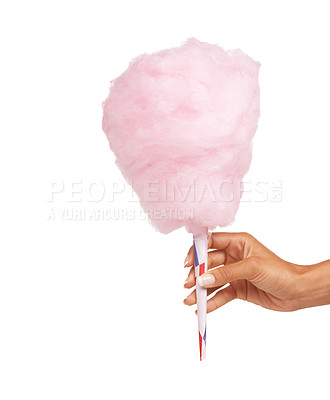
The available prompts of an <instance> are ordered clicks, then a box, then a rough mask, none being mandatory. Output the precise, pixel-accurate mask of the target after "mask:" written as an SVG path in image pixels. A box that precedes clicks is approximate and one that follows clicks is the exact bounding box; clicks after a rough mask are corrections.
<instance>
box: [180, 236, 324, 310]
mask: <svg viewBox="0 0 330 400" xmlns="http://www.w3.org/2000/svg"><path fill="white" fill-rule="evenodd" d="M209 248H210V249H215V250H213V251H209V253H208V271H207V272H205V273H204V274H203V275H202V276H200V277H199V283H200V285H201V286H204V287H205V288H207V292H208V296H209V295H211V294H213V296H212V297H210V298H209V299H208V301H207V312H211V311H214V310H216V309H217V308H219V307H221V306H223V305H224V304H226V303H228V302H230V301H232V300H234V299H237V298H238V299H242V300H246V301H249V302H251V303H254V304H257V305H260V306H262V307H264V308H268V309H271V310H276V311H294V310H298V309H300V308H305V307H311V306H316V305H322V304H329V303H330V262H329V261H325V262H324V263H320V264H317V265H314V266H300V265H296V264H292V263H289V262H287V261H284V260H282V259H281V258H279V257H278V256H276V255H275V254H274V253H272V252H271V251H270V250H268V249H267V248H266V247H265V246H263V245H262V244H261V243H259V242H258V241H257V240H256V239H255V238H254V237H253V236H251V235H249V234H247V233H213V234H211V237H210V240H209ZM193 263H194V255H193V248H190V250H189V252H188V255H187V258H186V261H185V267H190V266H192V268H191V270H190V272H189V275H188V278H187V280H186V282H185V284H184V287H185V288H188V289H190V288H192V287H194V286H195V272H194V266H193ZM325 275H326V278H325ZM228 283H229V285H228V286H226V287H225V288H223V287H224V286H225V285H227V284H228ZM184 303H185V304H186V305H193V304H196V291H195V290H194V291H193V292H192V293H190V294H189V296H188V297H187V298H186V299H185V300H184Z"/></svg>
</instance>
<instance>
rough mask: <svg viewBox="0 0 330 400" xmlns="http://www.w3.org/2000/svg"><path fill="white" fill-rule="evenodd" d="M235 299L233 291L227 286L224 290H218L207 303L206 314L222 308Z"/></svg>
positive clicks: (235, 295)
mask: <svg viewBox="0 0 330 400" xmlns="http://www.w3.org/2000/svg"><path fill="white" fill-rule="evenodd" d="M236 298H237V294H236V291H235V289H234V288H233V287H232V286H231V285H229V286H227V287H226V288H224V289H222V290H219V291H218V292H217V293H216V294H215V295H214V296H213V297H212V298H211V299H209V300H208V301H207V310H206V312H207V313H210V312H212V311H214V310H216V309H217V308H220V307H222V306H224V305H225V304H227V303H229V302H230V301H232V300H235V299H236Z"/></svg>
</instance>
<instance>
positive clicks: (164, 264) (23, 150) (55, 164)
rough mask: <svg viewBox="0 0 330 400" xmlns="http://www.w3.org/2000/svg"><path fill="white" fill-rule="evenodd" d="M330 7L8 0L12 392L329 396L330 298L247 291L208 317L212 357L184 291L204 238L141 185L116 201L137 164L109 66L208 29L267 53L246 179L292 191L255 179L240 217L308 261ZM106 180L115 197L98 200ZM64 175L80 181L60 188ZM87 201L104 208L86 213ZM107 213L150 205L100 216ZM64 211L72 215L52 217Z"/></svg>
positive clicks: (5, 224)
mask: <svg viewBox="0 0 330 400" xmlns="http://www.w3.org/2000/svg"><path fill="white" fill-rule="evenodd" d="M327 6H328V4H327V2H326V1H323V2H322V1H315V0H313V1H309V2H307V1H277V2H267V1H235V0H231V1H226V2H225V1H210V0H204V1H194V0H190V1H179V0H176V1H171V0H168V1H166V2H165V1H164V2H160V1H145V0H144V1H143V0H139V1H119V0H118V1H109V0H108V1H97V0H95V1H89V2H88V1H82V0H81V1H68V0H67V1H60V0H58V1H56V2H55V1H54V2H51V1H32V0H31V1H2V2H1V8H0V31H1V32H0V38H1V39H0V40H1V50H0V51H1V64H0V68H1V74H0V83H1V89H0V96H1V108H0V110H1V121H0V123H1V146H0V148H1V150H0V151H1V157H0V163H1V165H0V167H1V209H0V213H1V231H2V240H1V250H0V252H1V266H0V268H1V273H0V380H1V382H0V398H1V400H11V399H15V400H16V399H17V400H25V399H33V400H39V399H42V400H52V399H56V400H59V399H61V400H66V399H70V400H74V399H79V400H84V399H93V400H95V399H97V400H103V399H116V400H120V399H135V398H141V399H142V398H143V399H168V398H171V399H181V398H182V399H183V398H185V399H200V398H205V399H206V398H223V399H228V400H229V399H242V398H248V399H279V398H280V399H298V398H299V399H310V398H315V399H318V400H322V399H329V395H330V389H329V383H328V379H329V357H330V341H329V337H330V323H329V311H330V306H327V307H319V308H314V309H307V310H302V311H298V312H295V313H277V312H272V311H267V310H264V309H262V308H260V307H257V306H254V305H250V304H248V303H245V302H242V301H239V300H237V301H234V302H232V303H230V304H229V305H226V306H225V307H223V308H222V309H220V310H217V311H216V312H214V313H212V314H211V315H209V318H208V348H207V352H208V354H207V360H206V361H205V362H203V363H200V362H199V360H198V337H197V320H196V316H195V314H194V312H193V309H192V308H188V307H186V306H184V305H183V303H182V300H183V298H184V297H185V295H186V294H187V293H185V290H184V289H183V287H182V285H183V282H184V280H185V277H186V274H185V271H184V270H183V260H184V258H185V255H186V252H187V250H188V247H189V246H190V244H191V237H190V236H189V235H188V234H187V233H186V232H185V231H184V230H180V231H177V232H174V233H172V234H170V235H168V236H164V235H161V234H159V233H156V232H155V231H154V230H153V229H152V228H151V226H150V225H149V224H148V222H147V221H146V220H144V219H143V218H141V217H139V212H140V208H139V204H138V203H136V201H132V197H131V195H130V193H129V191H127V190H125V191H124V192H123V193H119V194H116V196H115V197H114V201H112V200H111V198H112V194H113V190H112V189H113V187H114V185H116V184H117V186H116V188H117V189H118V187H119V188H121V186H120V185H122V184H123V178H122V176H121V174H120V172H119V171H118V170H117V168H116V166H115V163H114V156H113V155H112V153H111V152H110V150H109V148H108V143H107V140H106V138H105V135H104V133H103V132H102V130H101V118H102V108H101V104H102V101H103V100H104V99H105V97H106V96H107V94H108V88H109V84H110V80H111V79H114V78H115V77H117V76H118V75H119V74H120V73H121V72H123V71H124V70H125V69H126V67H127V65H128V62H129V61H130V59H131V58H133V57H135V56H137V55H139V54H140V53H143V52H153V51H156V50H160V49H162V48H166V47H171V46H178V45H180V44H181V42H182V41H184V40H185V39H186V38H188V37H192V36H194V37H196V38H198V39H199V40H201V41H208V42H211V43H219V44H220V45H221V46H222V47H223V48H225V49H232V48H237V47H240V48H241V49H242V50H243V51H244V52H246V53H247V54H249V55H250V56H252V57H253V58H254V59H256V60H258V61H260V62H261V64H262V66H261V69H260V88H261V113H262V115H261V119H260V124H259V128H258V131H257V135H256V137H255V141H254V157H253V161H252V165H251V168H250V171H249V173H248V175H247V177H246V180H248V181H249V180H250V181H252V182H254V183H256V182H262V181H263V182H266V187H268V188H269V187H273V186H272V185H273V183H272V182H275V184H277V183H278V182H282V196H281V199H280V201H274V199H272V198H271V196H268V195H267V196H266V198H264V199H263V200H264V201H261V200H260V197H259V194H258V193H257V192H256V191H255V190H254V189H253V190H252V192H251V193H250V194H249V196H248V197H247V196H246V195H244V197H243V201H242V204H241V208H240V210H239V212H238V214H237V217H236V222H235V223H234V224H233V225H232V226H231V227H230V228H228V230H231V231H248V232H250V233H252V234H253V235H255V236H256V237H257V238H258V239H259V240H260V241H262V242H263V243H264V244H265V245H266V246H268V247H269V248H271V249H272V250H273V251H274V252H276V253H277V254H278V255H279V256H281V257H283V258H285V259H287V260H289V261H291V262H296V263H301V264H312V263H316V262H319V261H321V260H324V259H327V258H329V254H330V250H329V233H328V231H329V222H330V217H329V195H330V190H329V173H330V171H329V158H328V157H329V130H330V122H329V93H330V78H329V71H330V56H329V37H330V26H329V13H328V7H327ZM90 182H99V186H95V185H94V189H95V188H96V189H97V188H98V187H101V186H102V184H104V185H105V186H106V188H107V190H106V199H103V200H102V201H99V202H92V201H91V199H90V197H89V192H88V189H89V187H90ZM54 183H55V186H54V187H55V188H56V189H57V190H59V188H61V185H62V184H63V185H64V186H63V190H61V192H60V193H58V194H56V195H54V199H53V201H49V200H50V198H51V188H52V184H54ZM72 183H76V185H74V191H77V190H78V191H79V190H80V189H81V193H78V194H77V193H74V194H73V193H72ZM100 185H101V186H100ZM252 186H253V185H252ZM117 189H116V190H117ZM120 190H121V189H120ZM267 193H268V194H269V191H268V192H267ZM133 200H134V197H133ZM251 200H252V201H251ZM72 209H75V210H78V211H79V210H80V212H82V211H84V210H85V212H86V213H87V215H86V216H85V217H84V218H82V220H72V219H70V210H72ZM106 209H110V210H114V211H115V210H124V211H123V212H126V211H127V210H128V211H129V213H131V215H133V219H129V218H126V217H119V218H116V215H114V216H113V218H112V219H109V220H95V219H93V215H94V214H93V213H94V212H95V210H96V212H98V211H100V210H106ZM53 210H55V213H60V212H61V211H63V210H64V211H65V212H66V211H67V210H69V211H68V213H67V216H66V217H65V213H64V214H63V215H64V218H63V220H61V218H59V217H58V215H57V216H55V220H53V219H52V218H51V219H49V216H50V215H52V211H53ZM134 213H136V214H135V215H134ZM101 219H102V218H101Z"/></svg>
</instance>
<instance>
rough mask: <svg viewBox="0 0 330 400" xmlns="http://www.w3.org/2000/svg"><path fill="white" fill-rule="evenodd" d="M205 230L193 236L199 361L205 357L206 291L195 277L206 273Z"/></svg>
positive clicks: (206, 239) (206, 247)
mask: <svg viewBox="0 0 330 400" xmlns="http://www.w3.org/2000/svg"><path fill="white" fill-rule="evenodd" d="M207 249H208V237H207V230H205V231H204V232H203V233H199V234H198V235H195V234H194V264H195V276H196V296H197V316H198V337H199V338H198V339H199V355H200V360H201V361H202V360H204V358H205V355H206V300H207V289H205V288H203V287H201V286H199V284H198V279H197V277H198V276H200V275H202V274H203V273H204V272H205V271H207Z"/></svg>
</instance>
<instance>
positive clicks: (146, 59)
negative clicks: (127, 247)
mask: <svg viewBox="0 0 330 400" xmlns="http://www.w3.org/2000/svg"><path fill="white" fill-rule="evenodd" d="M259 67H260V64H259V63H258V62H256V61H254V60H253V59H252V58H250V57H249V56H247V55H246V54H244V53H243V52H242V51H241V50H239V49H236V50H231V51H224V50H223V49H222V48H221V47H219V46H218V45H213V44H208V43H202V42H199V41H198V40H196V39H189V40H187V41H186V42H185V43H184V44H183V45H182V46H181V47H178V48H172V49H167V50H162V51H160V52H157V53H155V54H142V55H140V56H139V57H137V58H135V59H134V60H132V61H131V63H130V64H129V67H128V69H127V70H126V71H125V72H124V73H123V74H122V75H120V76H119V77H118V78H117V79H115V80H114V81H112V83H111V87H110V92H109V96H108V98H107V99H106V100H105V102H104V104H103V109H104V115H103V130H104V132H105V133H106V135H107V137H108V139H109V143H110V147H111V149H112V150H113V152H114V153H115V156H116V161H117V164H118V166H119V168H120V170H121V171H122V173H123V175H124V177H125V179H126V180H127V181H128V182H129V183H130V184H132V186H133V188H134V190H135V191H136V193H137V195H138V196H139V198H140V202H141V206H142V208H143V209H144V211H145V212H146V213H147V214H148V216H149V220H150V222H151V224H152V225H153V226H154V227H155V228H156V229H157V230H159V231H160V232H162V233H168V232H171V231H173V230H174V229H177V228H180V227H182V226H185V227H186V228H187V230H188V231H189V232H194V233H196V232H197V231H199V230H200V228H208V229H213V228H215V227H216V226H221V227H223V226H226V225H228V224H230V223H231V222H232V221H233V220H234V218H235V214H236V211H237V209H238V206H239V202H240V197H241V192H242V186H241V181H242V178H243V176H244V175H245V173H246V172H247V170H248V168H249V166H250V162H251V156H252V139H253V136H254V133H255V131H256V129H257V123H258V118H259V114H260V111H259V86H258V73H259Z"/></svg>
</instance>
